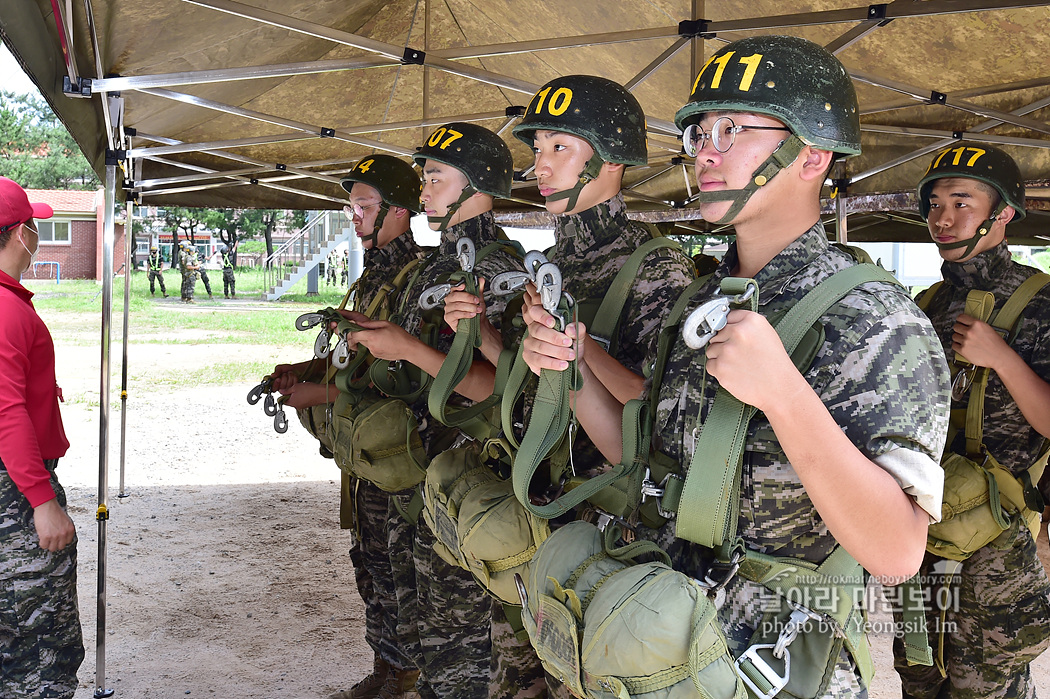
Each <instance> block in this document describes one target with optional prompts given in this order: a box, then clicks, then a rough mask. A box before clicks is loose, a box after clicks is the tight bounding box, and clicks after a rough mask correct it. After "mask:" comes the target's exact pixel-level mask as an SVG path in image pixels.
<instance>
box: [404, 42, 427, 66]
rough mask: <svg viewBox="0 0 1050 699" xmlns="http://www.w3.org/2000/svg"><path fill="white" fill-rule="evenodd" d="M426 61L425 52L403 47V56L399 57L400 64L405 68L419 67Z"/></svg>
mask: <svg viewBox="0 0 1050 699" xmlns="http://www.w3.org/2000/svg"><path fill="white" fill-rule="evenodd" d="M426 59H427V54H426V51H421V50H419V49H414V48H412V47H410V46H406V47H405V55H404V56H402V57H401V63H402V64H404V65H406V66H421V65H423V63H424V62H425V61H426Z"/></svg>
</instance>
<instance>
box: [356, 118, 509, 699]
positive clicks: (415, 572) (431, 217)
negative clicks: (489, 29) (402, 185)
mask: <svg viewBox="0 0 1050 699" xmlns="http://www.w3.org/2000/svg"><path fill="white" fill-rule="evenodd" d="M460 139H462V140H460ZM427 143H428V144H429V146H430V148H427V147H424V149H423V151H422V152H421V153H420V154H417V156H416V159H417V161H421V162H422V164H423V170H424V180H425V184H424V187H423V191H422V201H423V205H424V206H425V208H426V213H427V217H428V221H429V223H430V227H431V228H432V229H434V230H440V231H441V241H440V243H439V248H438V251H437V254H436V255H435V256H431V257H430V258H428V259H427V261H426V262H425V263H424V267H423V269H422V270H421V272H420V274H419V276H418V278H417V279H416V280H415V282H414V283H413V284H412V285H411V286H409V287H408V288H406V289H405V291H404V292H402V296H401V300H400V302H399V305H400V306H401V307H402V308H403V309H404V311H403V314H402V315H401V316H400V324H399V325H397V324H394V323H392V322H379V321H367V320H366V319H363V318H360V317H356V316H352V315H350V316H348V317H351V318H352V319H354V320H356V321H358V322H359V323H360V325H361V326H362V327H363V328H365V329H364V330H362V331H359V332H354V333H351V338H352V339H353V340H354V341H355V342H360V343H361V344H364V345H365V346H367V347H368V349H369V351H370V352H371V353H372V354H373V356H376V357H378V358H380V359H388V360H405V361H409V362H411V363H412V364H414V365H415V366H417V367H419V368H420V369H422V370H423V371H425V372H426V373H428V374H429V375H430V376H436V375H437V373H438V371H439V370H440V368H441V364H442V362H443V361H444V359H445V356H446V354H447V353H448V350H449V349H450V347H451V346H452V340H453V338H454V335H453V334H451V333H449V332H447V330H443V331H442V332H441V333H440V334H438V336H437V341H436V346H433V347H432V346H430V345H428V344H426V343H425V342H424V341H423V340H421V339H420V337H423V336H426V335H427V328H428V327H433V326H435V325H441V320H442V311H441V309H440V308H434V309H431V310H429V311H424V310H422V309H421V308H420V307H419V304H418V300H419V298H420V297H421V296H422V295H423V292H424V290H426V289H427V288H429V287H431V286H433V285H434V284H437V283H441V282H443V281H445V280H446V279H447V278H448V276H449V275H450V274H452V273H453V272H456V271H459V270H460V262H459V260H458V258H457V254H456V249H457V241H458V240H459V239H460V238H468V239H470V240H471V241H472V242H473V244H474V247H475V250H476V251H477V252H478V253H479V254H478V256H477V261H476V264H475V267H474V273H475V274H477V275H478V276H479V277H480V278H483V279H491V278H492V277H494V276H495V275H496V274H499V273H500V272H505V271H509V270H515V269H516V270H521V263H520V261H519V260H518V259H517V257H515V256H514V255H512V254H511V253H509V252H508V251H507V249H504V248H496V249H495V250H494V251H492V252H490V253H488V254H486V255H484V256H482V255H481V254H480V252H481V251H482V250H483V249H484V248H486V247H487V246H489V245H490V244H492V243H495V242H497V241H499V240H503V241H506V240H507V239H506V236H505V235H504V234H503V232H502V230H500V228H499V227H498V226H496V223H495V219H494V218H493V215H492V211H491V210H492V201H493V197H494V196H497V195H502V196H506V195H507V194H509V189H510V178H511V175H512V171H513V162H512V159H511V156H510V150H509V149H508V148H507V146H506V144H505V143H503V141H502V140H501V139H500V138H499V137H498V136H496V135H495V134H493V133H492V132H490V131H488V130H486V129H483V128H481V127H478V126H475V125H472V124H461V123H453V124H447V125H445V126H443V127H441V128H439V129H437V130H436V131H435V132H434V134H432V135H431V137H430V138H429V139H428V142H427ZM479 145H481V146H483V147H480V148H479ZM442 146H444V148H442ZM462 152H470V153H472V154H473V156H472V157H471V159H470V160H471V162H470V163H469V165H470V168H469V170H468V169H467V168H466V167H464V169H463V170H460V169H458V168H457V167H455V166H450V165H449V164H448V163H449V162H457V165H458V164H459V163H461V162H462V161H461V160H458V159H457V156H456V153H462ZM427 156H429V157H427ZM481 167H485V168H486V170H484V171H482V170H480V168H481ZM475 168H476V169H475ZM479 172H492V173H494V176H495V179H496V180H497V181H500V182H502V183H503V185H505V186H500V187H498V188H497V187H494V186H492V185H491V184H490V182H491V178H486V177H485V176H483V175H482V176H480V179H479V175H478V173H479ZM504 189H505V190H506V191H504ZM508 247H509V243H508ZM505 305H506V302H505V300H504V299H499V298H497V299H495V300H494V301H493V302H490V304H489V307H488V311H487V313H488V317H489V319H490V321H491V323H492V324H493V325H494V326H495V327H496V328H498V327H499V319H500V317H501V316H502V313H503V310H504V307H505ZM497 334H498V331H497ZM477 364H478V366H475V367H472V370H471V371H470V372H469V373H468V374H467V376H466V378H465V379H464V380H463V381H462V382H460V384H459V385H458V386H457V387H456V391H457V392H458V393H460V394H461V395H462V396H465V397H466V398H468V399H470V400H483V399H485V398H487V397H488V396H490V395H491V394H492V390H493V383H494V372H493V371H492V370H491V369H492V368H491V366H488V365H485V364H483V363H480V362H478V363H477ZM411 407H412V410H413V412H414V413H415V414H416V417H417V419H418V420H419V422H420V424H421V425H424V426H425V427H423V428H421V436H422V438H423V444H424V446H425V447H426V448H427V452H428V454H429V455H430V456H431V457H434V456H436V455H437V454H438V453H440V452H441V451H444V450H446V449H449V448H451V447H452V446H453V444H455V443H456V442H457V440H459V439H460V433H459V431H458V430H456V429H453V428H448V427H446V426H444V425H441V424H440V423H439V422H438V421H437V420H435V419H433V418H432V417H430V415H429V414H428V412H427V396H426V394H424V395H423V396H422V397H421V398H420V399H418V400H417V401H416V402H415V403H414V404H413V405H412V406H411ZM414 497H418V493H416V492H415V490H414V489H413V490H408V491H404V492H401V493H395V494H394V495H393V496H392V498H391V510H390V520H389V521H390V555H391V560H392V564H393V566H394V568H395V576H397V577H399V579H400V580H402V581H403V582H404V586H405V587H404V593H403V594H402V593H399V600H402V601H403V600H404V599H406V598H407V597H409V596H410V595H411V593H412V588H413V587H414V592H415V594H416V596H417V598H416V601H417V604H416V605H415V608H414V609H413V606H412V605H409V604H404V603H402V604H401V605H400V613H401V615H402V618H403V624H404V625H405V626H413V625H414V626H415V627H416V628H418V631H419V638H420V643H421V662H422V665H421V671H422V672H421V676H420V680H419V683H418V684H417V689H418V691H419V693H420V695H421V696H422V697H424V698H425V699H429V698H431V697H442V698H444V697H449V698H453V697H454V698H455V699H471V698H475V697H476V698H478V699H481V698H483V697H487V696H488V674H489V664H490V658H491V646H490V642H489V608H490V600H489V598H488V596H487V595H486V594H485V592H484V591H483V590H482V589H481V588H480V587H479V586H478V585H477V584H476V583H475V582H474V579H473V578H472V577H471V575H470V573H468V572H467V571H465V570H463V569H461V568H459V567H456V566H452V565H450V564H448V563H447V562H445V561H444V560H443V559H442V558H441V557H440V556H439V555H438V554H437V553H436V552H435V551H434V535H433V533H432V532H431V531H430V528H429V527H428V526H427V525H426V523H425V521H424V520H423V519H418V520H417V521H416V522H415V523H414V524H413V523H410V522H408V521H406V519H405V518H404V517H403V516H402V515H401V514H399V510H400V511H407V510H408V509H409V508H410V505H411V503H412V500H413V498H414ZM413 577H414V583H413V579H412V578H413Z"/></svg>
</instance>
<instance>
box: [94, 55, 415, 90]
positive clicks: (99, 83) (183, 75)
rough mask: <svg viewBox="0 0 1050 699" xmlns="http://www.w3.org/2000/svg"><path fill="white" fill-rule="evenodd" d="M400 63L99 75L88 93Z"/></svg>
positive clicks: (379, 60)
mask: <svg viewBox="0 0 1050 699" xmlns="http://www.w3.org/2000/svg"><path fill="white" fill-rule="evenodd" d="M399 65H401V62H400V61H396V60H393V59H390V58H351V59H345V60H331V61H302V62H299V63H274V64H271V65H265V66H248V67H245V68H215V69H212V70H190V71H182V72H179V73H159V74H157V75H129V76H124V77H119V78H102V79H99V80H92V81H91V91H92V92H121V91H124V90H141V89H143V88H147V87H176V86H178V85H205V84H208V83H221V82H228V81H233V80H259V79H262V78H288V77H293V76H296V75H312V74H316V73H335V72H338V71H343V70H362V69H366V68H387V67H397V66H399Z"/></svg>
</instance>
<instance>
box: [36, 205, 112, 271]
mask: <svg viewBox="0 0 1050 699" xmlns="http://www.w3.org/2000/svg"><path fill="white" fill-rule="evenodd" d="M26 194H28V195H29V201H32V202H42V203H44V204H50V206H51V208H52V209H54V210H55V215H54V216H53V217H51V218H49V219H47V220H40V221H37V225H38V226H39V227H40V250H39V252H38V253H37V255H36V259H35V264H34V266H33V268H32V269H29V270H27V271H26V273H25V274H24V275H23V277H24V278H26V279H34V278H36V279H48V278H54V276H55V274H56V273H58V274H60V275H61V278H62V279H96V280H99V281H101V280H102V248H103V245H102V234H103V228H104V207H105V201H106V199H105V196H104V194H103V191H102V190H101V189H99V190H97V191H94V192H92V191H78V190H70V191H62V190H56V189H29V190H26ZM114 233H115V242H114V245H113V271H114V273H116V272H117V271H118V270H120V268H121V265H123V264H124V221H123V219H122V218H121V219H118V221H117V222H116V223H115V225H114ZM121 273H122V274H123V272H121Z"/></svg>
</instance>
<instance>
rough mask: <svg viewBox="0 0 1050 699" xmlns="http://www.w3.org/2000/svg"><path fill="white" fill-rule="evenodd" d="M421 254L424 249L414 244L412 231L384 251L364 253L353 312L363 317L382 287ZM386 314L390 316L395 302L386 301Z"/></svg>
mask: <svg viewBox="0 0 1050 699" xmlns="http://www.w3.org/2000/svg"><path fill="white" fill-rule="evenodd" d="M422 254H423V248H421V247H419V245H417V244H416V241H415V240H414V239H413V238H412V232H411V231H405V232H404V233H402V234H401V235H399V236H398V237H396V238H394V239H393V240H391V241H390V242H389V243H387V244H386V245H385V246H384V247H381V248H370V249H368V250H365V256H364V268H365V269H364V272H362V273H361V277H360V278H359V279H358V280H357V291H356V292H355V293H354V308H355V309H356V310H358V311H360V312H362V313H364V312H365V309H367V308H368V307H369V306H370V305H372V299H374V298H375V296H376V294H378V293H379V290H380V288H382V286H383V285H384V284H390V283H391V282H393V281H394V278H395V277H396V276H397V275H398V273H399V272H400V271H401V270H402V269H404V268H405V265H407V264H408V263H409V262H411V261H412V260H415V259H418V258H419V257H421V256H422ZM387 299H388V301H387V304H388V307H389V311H390V312H391V313H393V307H394V303H395V302H396V301H397V299H396V298H395V297H394V296H393V295H391V296H388V297H387Z"/></svg>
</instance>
